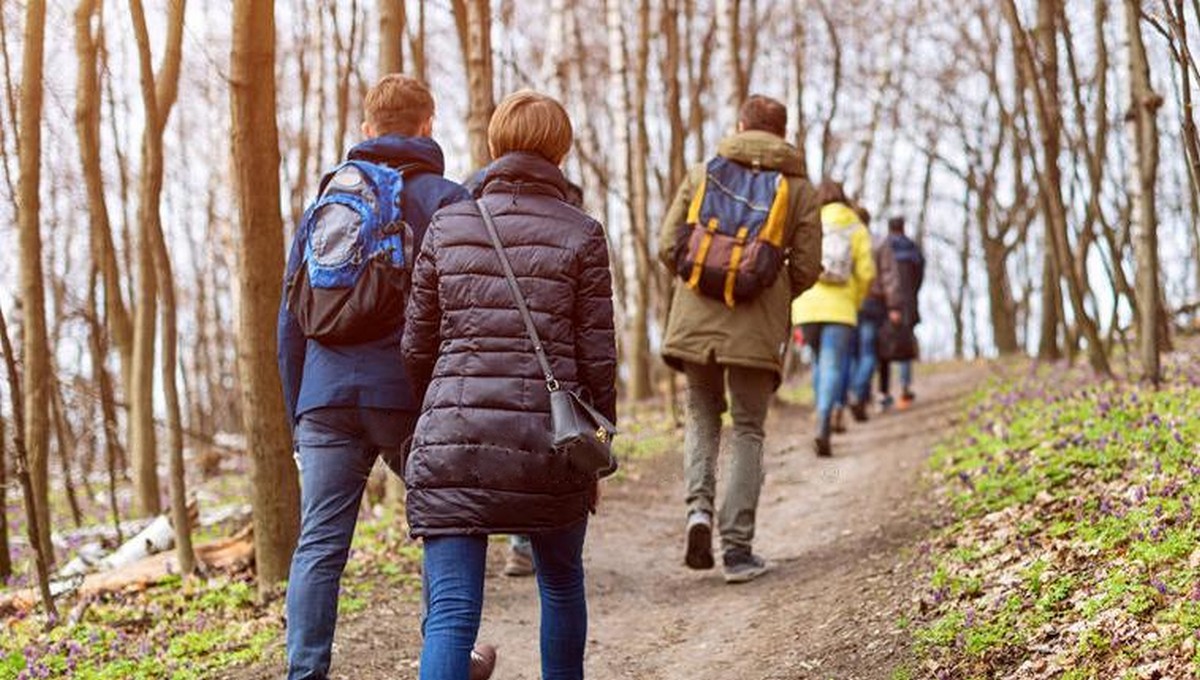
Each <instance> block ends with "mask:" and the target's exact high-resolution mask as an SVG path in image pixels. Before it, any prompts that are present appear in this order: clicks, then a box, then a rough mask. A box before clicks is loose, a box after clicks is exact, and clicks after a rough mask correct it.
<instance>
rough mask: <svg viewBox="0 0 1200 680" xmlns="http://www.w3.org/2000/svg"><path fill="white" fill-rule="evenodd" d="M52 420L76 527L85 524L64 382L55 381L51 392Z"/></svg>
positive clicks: (64, 483) (69, 504)
mask: <svg viewBox="0 0 1200 680" xmlns="http://www.w3.org/2000/svg"><path fill="white" fill-rule="evenodd" d="M50 421H51V423H52V424H53V429H54V440H55V442H56V443H57V444H58V446H57V447H56V448H57V449H58V463H59V470H60V472H61V474H62V478H63V489H64V490H65V491H66V496H67V505H68V506H69V507H70V508H71V521H72V522H74V523H75V528H77V529H78V528H79V527H81V526H83V511H82V510H80V508H79V497H78V495H77V494H76V493H75V480H74V475H72V474H71V458H72V457H73V456H72V452H73V451H74V449H75V437H74V436H73V434H72V433H71V430H70V428H69V427H68V426H67V420H66V417H65V416H64V415H63V399H62V384H61V383H59V382H58V381H57V380H56V381H55V382H54V391H53V392H52V393H51V394H50Z"/></svg>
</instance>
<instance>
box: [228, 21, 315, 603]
mask: <svg viewBox="0 0 1200 680" xmlns="http://www.w3.org/2000/svg"><path fill="white" fill-rule="evenodd" d="M230 73H231V81H230V98H231V104H232V108H233V167H234V169H235V170H236V172H237V178H236V179H237V187H238V216H239V218H238V228H239V229H238V231H239V237H240V240H241V244H242V247H241V249H240V250H239V251H238V255H239V258H238V259H239V265H240V266H239V270H240V272H239V276H238V284H239V292H240V300H241V306H240V309H239V319H238V364H239V368H240V373H241V385H242V399H243V402H244V405H243V418H244V421H245V430H246V434H247V445H248V447H249V449H250V452H251V455H252V456H253V460H254V467H253V472H252V477H253V488H254V491H253V505H254V549H255V564H256V567H257V570H258V586H259V592H260V593H261V594H262V595H264V596H266V595H268V594H269V593H270V592H272V591H273V590H274V588H275V586H276V584H278V583H279V582H280V581H282V580H284V579H286V578H287V573H288V565H289V564H290V562H291V556H292V549H293V548H294V547H295V545H296V535H297V533H298V531H299V514H300V513H299V504H300V502H299V496H300V492H299V485H298V483H297V480H296V469H295V466H294V465H293V464H292V461H291V457H290V456H289V455H288V452H289V451H290V450H291V437H290V434H289V432H288V425H287V416H286V414H285V411H284V405H283V390H282V388H281V387H280V384H279V372H278V369H277V368H276V366H275V346H276V345H275V343H276V339H275V318H276V312H277V306H278V304H279V299H280V295H281V282H282V281H283V259H282V258H283V221H282V218H281V216H280V212H279V180H278V179H277V178H278V169H279V133H278V130H277V127H276V121H275V110H276V109H275V16H274V2H272V0H234V2H233V45H232V57H231V61H230Z"/></svg>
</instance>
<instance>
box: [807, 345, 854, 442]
mask: <svg viewBox="0 0 1200 680" xmlns="http://www.w3.org/2000/svg"><path fill="white" fill-rule="evenodd" d="M803 330H804V341H805V342H807V343H809V346H810V347H812V349H813V352H814V353H815V357H814V361H813V372H812V373H813V393H814V394H815V395H816V401H817V436H818V437H820V438H822V439H825V438H827V437H829V425H830V423H829V417H830V415H831V413H832V411H833V407H834V405H835V404H836V403H837V401H838V399H839V397H840V396H841V395H842V393H843V391H844V389H845V387H844V385H845V382H844V381H845V374H846V365H845V364H846V359H847V356H848V353H849V352H850V338H851V336H852V335H854V327H853V326H847V325H846V324H840V323H806V324H804V326H803Z"/></svg>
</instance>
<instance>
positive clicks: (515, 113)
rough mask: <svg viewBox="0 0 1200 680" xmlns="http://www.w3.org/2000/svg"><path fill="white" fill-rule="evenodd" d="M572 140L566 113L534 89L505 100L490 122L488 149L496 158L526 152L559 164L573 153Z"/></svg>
mask: <svg viewBox="0 0 1200 680" xmlns="http://www.w3.org/2000/svg"><path fill="white" fill-rule="evenodd" d="M573 139H574V132H572V130H571V119H570V118H569V117H568V116H567V110H566V109H564V108H563V106H562V104H559V103H558V101H557V100H555V99H554V98H553V97H549V96H547V95H544V94H541V93H538V92H534V91H533V90H521V91H520V92H515V93H513V94H510V95H508V96H507V97H505V98H504V101H502V102H500V105H499V106H497V107H496V112H495V113H493V114H492V120H491V122H490V123H488V147H489V148H490V149H491V152H492V156H494V157H496V158H499V157H500V156H503V155H504V154H507V153H511V152H513V151H527V152H530V153H536V154H540V155H541V156H543V157H544V158H545V159H546V160H548V161H550V162H551V163H554V164H555V165H557V164H559V163H561V162H562V159H563V158H564V157H565V156H566V155H567V152H568V151H570V150H571V142H572V140H573Z"/></svg>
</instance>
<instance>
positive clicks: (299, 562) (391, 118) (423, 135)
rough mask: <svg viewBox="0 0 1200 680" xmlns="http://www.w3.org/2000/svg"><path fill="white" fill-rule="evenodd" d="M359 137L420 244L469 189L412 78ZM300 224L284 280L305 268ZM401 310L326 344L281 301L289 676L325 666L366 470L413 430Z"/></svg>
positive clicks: (391, 81)
mask: <svg viewBox="0 0 1200 680" xmlns="http://www.w3.org/2000/svg"><path fill="white" fill-rule="evenodd" d="M364 108H365V118H366V120H365V122H364V123H363V126H362V131H363V135H364V136H365V137H366V138H367V139H366V141H363V142H362V143H360V144H358V145H357V146H355V147H354V148H352V149H351V150H350V152H349V154H348V158H350V159H358V160H363V161H367V162H370V163H377V164H382V165H388V166H392V167H395V168H402V169H403V175H404V182H405V184H404V188H403V191H402V193H401V211H402V214H403V216H404V219H405V221H407V222H408V223H409V225H410V226H411V227H412V230H413V235H414V237H415V239H416V244H418V245H419V244H420V243H421V239H422V238H423V236H424V234H425V227H426V225H427V224H428V222H429V218H430V216H431V215H433V213H434V212H436V211H437V210H438V209H440V208H442V207H444V206H447V205H450V204H452V203H456V202H458V201H462V200H466V199H468V198H469V197H470V196H469V195H468V194H467V193H466V191H465V190H464V189H463V188H462V187H460V186H459V185H458V184H455V183H454V182H451V181H449V180H447V179H444V178H443V177H442V172H443V169H444V162H443V160H442V150H441V148H440V147H439V146H438V144H437V142H435V141H433V139H431V138H430V136H429V135H430V133H431V131H432V125H433V112H434V102H433V96H432V95H431V94H430V92H429V89H428V88H427V87H426V86H425V85H424V84H423V83H421V82H420V81H418V80H415V79H413V78H409V77H406V76H403V75H399V74H394V75H389V76H387V77H385V78H383V79H382V80H381V81H380V82H379V83H378V84H377V85H375V86H374V87H373V88H371V90H370V91H369V92H368V93H367V98H366V102H365V106H364ZM306 245H307V239H306V234H304V233H302V232H300V231H298V232H297V234H296V238H295V240H294V241H293V243H292V249H291V254H290V256H289V257H288V265H287V281H291V280H292V279H293V278H294V277H295V276H296V275H297V273H298V272H299V270H300V268H301V267H302V266H303V264H304V252H305V247H306ZM403 322H404V320H403V319H402V318H397V319H381V320H380V323H391V324H394V325H395V327H396V330H395V332H392V333H390V334H388V335H386V336H384V337H383V338H381V339H378V340H375V341H372V342H366V343H362V344H355V345H325V344H322V343H320V342H317V341H316V340H312V339H308V338H306V337H305V336H304V334H303V332H302V331H301V329H300V326H299V324H298V322H297V320H296V317H295V316H294V315H293V314H292V313H291V312H290V311H289V310H288V307H287V304H286V300H285V302H284V303H283V304H281V305H280V308H279V373H280V376H281V378H282V382H283V391H284V397H285V403H286V405H287V409H288V415H289V416H290V422H291V423H292V425H293V435H294V438H295V456H296V464H297V467H299V469H300V482H301V527H300V540H299V544H298V545H297V547H296V551H295V553H294V554H293V555H292V567H291V573H290V575H289V579H288V589H287V656H288V678H289V679H292V680H300V679H302V678H303V679H310V678H311V679H318V680H319V679H323V678H325V677H326V674H327V673H328V672H329V664H330V656H331V647H332V644H333V633H334V628H335V626H336V624H337V601H338V588H339V583H340V581H341V576H342V570H343V569H344V568H345V565H346V559H347V555H348V553H349V550H350V541H351V538H352V537H353V535H354V526H355V522H356V520H357V518H358V509H359V505H360V502H361V500H362V495H363V489H364V488H365V486H366V482H367V475H368V474H369V473H370V471H371V467H372V466H373V465H374V463H375V459H376V457H377V456H378V455H379V453H380V452H381V451H385V450H386V451H396V450H399V449H401V448H402V446H403V445H404V442H405V441H406V440H407V439H408V438H409V436H410V435H411V433H412V429H413V426H414V423H415V422H416V412H417V406H418V403H419V402H418V401H417V400H416V398H415V397H414V396H413V389H412V385H411V381H410V380H409V376H408V373H407V372H406V371H405V369H404V366H403V365H402V363H401V362H400V361H399V357H400V338H401V334H402V332H403Z"/></svg>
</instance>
